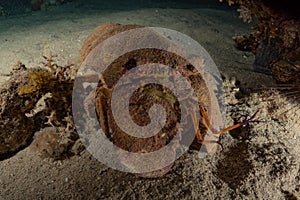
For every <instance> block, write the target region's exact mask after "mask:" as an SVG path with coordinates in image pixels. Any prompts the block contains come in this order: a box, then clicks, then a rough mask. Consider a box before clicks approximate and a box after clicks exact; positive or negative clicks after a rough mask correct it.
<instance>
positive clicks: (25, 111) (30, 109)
mask: <svg viewBox="0 0 300 200" xmlns="http://www.w3.org/2000/svg"><path fill="white" fill-rule="evenodd" d="M53 58H54V56H53V55H50V56H49V57H46V56H44V59H45V60H46V62H44V66H42V67H37V68H31V69H27V68H26V67H25V66H24V65H23V64H21V63H19V64H18V65H17V66H16V67H15V68H14V70H13V71H12V73H11V78H10V80H9V81H8V83H7V84H6V85H5V86H4V87H3V88H2V90H1V93H0V103H1V110H0V119H1V120H0V142H1V144H4V145H1V147H0V159H5V158H7V157H10V156H12V155H13V154H15V153H16V152H18V151H19V150H21V149H22V148H24V147H26V146H28V145H29V144H30V143H31V141H32V139H33V135H34V132H36V131H38V130H40V129H43V128H45V127H49V126H51V127H59V128H60V129H59V130H61V128H62V127H64V132H65V134H67V135H71V136H72V137H68V138H70V139H71V140H73V142H75V141H76V140H77V139H78V136H77V134H75V133H76V131H75V125H74V123H73V118H72V116H71V115H70V113H71V102H72V90H73V82H74V74H76V71H77V68H76V66H74V65H72V64H67V65H65V66H59V65H57V64H56V63H55V62H54V59H53ZM51 133H52V132H51ZM75 135H76V136H75ZM52 136H53V137H54V138H55V137H56V135H55V134H52ZM49 137H50V136H49ZM39 138H40V139H41V138H44V139H45V140H46V139H47V140H50V139H49V138H48V137H46V136H45V137H39ZM51 141H52V140H51ZM60 147H61V146H60ZM68 148H69V146H68ZM70 148H71V147H70ZM54 151H55V150H54ZM48 152H49V150H48ZM55 152H56V151H55ZM58 152H60V151H58ZM49 155H50V154H49ZM51 155H52V154H51ZM55 155H59V154H55ZM56 157H58V156H56Z"/></svg>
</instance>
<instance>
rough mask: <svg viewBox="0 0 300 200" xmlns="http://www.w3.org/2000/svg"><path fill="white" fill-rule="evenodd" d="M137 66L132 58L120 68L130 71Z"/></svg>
mask: <svg viewBox="0 0 300 200" xmlns="http://www.w3.org/2000/svg"><path fill="white" fill-rule="evenodd" d="M136 65H137V63H136V60H135V59H133V58H130V59H129V60H128V61H127V62H126V63H125V64H124V65H123V66H122V67H124V68H125V69H127V70H131V69H133V68H135V67H136Z"/></svg>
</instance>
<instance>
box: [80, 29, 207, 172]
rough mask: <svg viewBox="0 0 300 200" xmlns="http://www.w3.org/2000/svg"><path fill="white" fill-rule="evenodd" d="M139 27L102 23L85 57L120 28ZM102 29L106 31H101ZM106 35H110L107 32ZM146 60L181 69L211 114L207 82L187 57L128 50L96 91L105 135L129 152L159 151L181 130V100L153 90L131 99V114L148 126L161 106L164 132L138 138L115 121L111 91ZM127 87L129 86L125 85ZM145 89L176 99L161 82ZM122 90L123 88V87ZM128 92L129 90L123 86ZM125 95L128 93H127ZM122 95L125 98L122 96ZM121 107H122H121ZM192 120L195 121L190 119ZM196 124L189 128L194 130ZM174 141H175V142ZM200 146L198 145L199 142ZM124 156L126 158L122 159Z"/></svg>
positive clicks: (116, 61) (139, 122) (163, 51)
mask: <svg viewBox="0 0 300 200" xmlns="http://www.w3.org/2000/svg"><path fill="white" fill-rule="evenodd" d="M135 27H140V26H137V25H125V26H123V25H120V24H114V23H107V24H104V25H101V26H99V27H98V28H96V29H95V31H94V32H93V33H92V34H91V35H90V36H89V38H88V39H87V41H86V42H85V44H84V46H83V48H82V50H81V58H82V59H84V58H85V57H86V55H87V53H88V52H89V51H91V49H92V47H94V46H95V44H99V43H101V42H102V41H103V40H105V39H106V38H108V37H109V36H112V35H114V34H117V33H119V32H121V31H124V30H127V29H131V28H135ZM102 29H103V30H102ZM106 34H107V35H106ZM147 63H159V64H163V65H166V66H169V67H172V68H173V69H176V70H177V71H179V72H180V73H181V74H182V75H183V76H185V77H186V78H187V79H188V80H189V82H190V84H191V86H192V88H193V89H194V91H195V92H196V94H197V96H198V99H197V101H198V102H199V107H200V106H202V107H204V108H205V110H206V112H207V113H208V115H210V108H211V105H210V96H209V92H208V89H207V87H206V85H205V82H204V80H203V78H202V76H201V74H200V73H197V70H196V68H195V67H194V66H192V65H191V64H190V63H189V62H188V61H187V60H185V59H184V58H182V57H180V56H178V55H176V54H174V53H171V52H168V51H165V50H160V49H139V50H134V51H131V52H128V53H126V54H124V55H122V56H120V57H118V58H117V59H116V60H114V62H113V63H111V64H110V65H109V66H108V68H107V69H106V70H105V71H104V72H103V73H102V79H101V80H100V82H99V84H98V87H97V90H96V112H97V115H98V117H99V118H98V119H99V121H100V125H101V127H102V130H103V131H104V133H105V135H106V136H107V137H108V138H109V139H110V140H111V141H112V142H113V143H114V144H115V145H117V146H118V147H120V148H122V149H124V150H126V151H128V152H141V153H143V152H144V153H145V152H153V151H156V150H158V149H160V148H162V147H164V146H165V145H167V144H168V143H170V141H171V140H172V139H173V137H174V135H175V134H176V133H177V131H178V123H180V114H181V113H180V109H179V106H178V101H174V102H170V101H168V100H167V99H164V98H159V97H157V96H155V95H153V93H151V92H142V91H139V90H138V91H136V92H134V93H133V95H132V96H131V98H130V102H129V113H130V114H131V117H132V120H133V121H134V122H135V123H136V124H138V125H140V126H143V125H147V124H148V123H149V122H150V119H149V116H148V111H149V109H150V108H151V106H152V105H153V104H160V105H162V106H163V107H164V108H165V110H166V113H167V121H166V123H165V125H164V127H162V129H161V131H159V133H158V134H156V135H155V136H152V137H149V138H136V137H133V136H131V135H129V134H127V133H125V132H123V131H122V130H121V129H120V128H119V127H118V125H117V123H116V122H115V120H114V118H113V114H112V110H111V102H110V98H111V91H112V90H113V88H114V87H115V85H116V84H117V82H118V80H119V79H120V78H121V77H122V75H123V74H124V73H126V70H128V69H132V68H135V67H138V66H140V65H144V64H147ZM124 87H126V86H124ZM145 90H146V91H154V90H156V91H159V92H164V93H168V95H170V96H172V97H171V98H174V99H176V96H175V95H174V94H173V93H172V92H171V90H169V89H168V88H165V87H163V86H160V85H155V84H150V85H147V88H146V89H145ZM120 91H121V92H122V90H120ZM124 93H126V89H124ZM124 95H125V94H124ZM120 98H122V97H121V96H120ZM118 109H119V110H122V109H123V108H121V107H120V108H118ZM190 120H192V119H191V118H190ZM194 128H195V127H190V129H191V130H194ZM196 128H202V130H201V132H202V133H203V134H204V133H205V126H203V125H201V123H200V122H199V127H196ZM172 142H174V141H172ZM178 143H179V141H177V142H176V141H175V142H174V151H170V152H169V156H171V157H174V161H175V156H176V152H175V151H176V145H177V144H178ZM196 148H198V149H199V144H197V145H196ZM119 159H120V160H121V163H124V165H126V166H127V167H134V166H130V163H126V159H124V158H122V157H120V158H119ZM122 159H124V160H122ZM171 167H172V165H169V166H167V167H165V168H163V169H161V170H157V171H153V172H149V173H143V174H139V175H140V176H143V177H157V176H161V175H163V174H165V173H167V172H168V171H169V170H170V169H171Z"/></svg>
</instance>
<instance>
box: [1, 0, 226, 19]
mask: <svg viewBox="0 0 300 200" xmlns="http://www.w3.org/2000/svg"><path fill="white" fill-rule="evenodd" d="M30 1H31V0H0V17H3V16H1V9H2V11H4V12H5V13H6V14H5V16H11V15H20V14H21V15H22V14H25V13H27V14H30V13H31V12H41V11H32V8H31V4H30ZM57 7H63V8H65V9H66V11H67V10H70V7H71V9H72V10H73V11H75V10H77V9H87V10H89V11H91V12H93V11H95V10H134V9H143V8H166V9H167V8H204V7H206V8H216V9H231V8H230V7H229V6H228V4H227V3H220V2H219V1H218V0H128V1H127V0H110V1H109V0H104V1H103V0H66V1H65V3H63V4H62V5H57V6H52V7H51V8H49V10H52V11H53V10H55V9H57ZM49 10H48V11H49ZM2 15H4V14H2Z"/></svg>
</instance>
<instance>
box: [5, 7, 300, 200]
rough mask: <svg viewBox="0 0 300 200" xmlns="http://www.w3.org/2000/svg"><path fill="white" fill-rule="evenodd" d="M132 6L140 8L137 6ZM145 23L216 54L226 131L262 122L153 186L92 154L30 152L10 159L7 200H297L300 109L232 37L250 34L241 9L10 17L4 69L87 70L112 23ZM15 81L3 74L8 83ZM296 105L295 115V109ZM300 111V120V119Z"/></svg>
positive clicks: (182, 163) (83, 10)
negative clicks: (89, 53) (46, 61)
mask: <svg viewBox="0 0 300 200" xmlns="http://www.w3.org/2000/svg"><path fill="white" fill-rule="evenodd" d="M129 7H130V6H129ZM109 21H112V22H118V23H121V24H140V25H144V26H154V27H164V28H169V29H173V30H177V31H180V32H182V33H184V34H187V35H189V36H190V37H192V38H193V39H195V40H196V41H198V42H199V43H200V44H201V45H202V46H203V47H204V48H205V49H206V50H207V51H208V52H209V53H210V55H211V56H212V58H213V60H214V61H215V63H216V64H217V66H218V68H219V71H220V73H221V74H222V76H223V78H224V88H225V91H226V92H227V102H226V105H227V112H226V119H225V122H224V123H225V125H226V126H229V125H232V124H233V123H236V122H239V121H241V120H243V119H245V118H246V117H249V116H251V115H252V114H253V113H254V112H255V111H256V110H257V109H261V112H260V113H259V115H258V119H260V120H263V121H264V122H260V123H251V124H249V125H247V126H246V127H243V128H238V129H236V130H234V131H231V132H230V133H229V134H225V135H223V136H222V143H223V144H224V151H223V152H220V151H218V152H217V153H216V154H214V155H212V156H206V157H204V158H199V157H198V153H197V152H195V151H190V152H187V153H185V154H184V155H183V156H182V157H181V158H179V159H178V160H177V161H176V162H175V165H174V166H173V168H172V170H171V171H170V172H169V173H168V174H166V175H164V176H163V177H160V178H155V179H144V178H141V177H137V176H135V175H134V174H128V173H123V172H119V171H116V170H113V169H110V168H108V167H106V166H105V165H103V164H101V163H100V162H98V161H97V160H96V159H95V158H93V156H92V155H91V154H90V153H89V152H88V151H86V150H85V151H83V152H82V153H81V155H77V156H73V157H70V158H68V159H65V160H62V161H53V160H51V159H42V158H41V157H39V156H38V155H37V154H36V153H35V152H34V151H33V150H32V148H31V146H29V147H28V148H25V149H24V150H22V151H20V152H19V153H18V154H16V155H15V156H13V157H11V158H9V159H6V160H3V161H0V171H1V174H0V199H290V198H291V199H297V198H299V194H300V193H299V189H300V182H299V181H300V177H299V163H300V156H299V155H300V154H299V153H300V148H299V147H300V146H299V143H300V142H298V141H299V139H298V138H299V137H300V125H299V117H300V114H299V111H297V109H296V108H295V107H296V106H297V105H296V104H294V103H293V102H290V101H289V100H288V99H286V98H284V97H282V96H280V95H279V94H277V93H276V92H274V91H270V90H267V91H266V90H264V89H263V86H266V85H267V86H272V85H273V84H274V83H273V80H272V78H271V77H270V76H267V75H264V74H260V73H256V72H254V71H253V70H252V63H253V60H254V56H253V55H252V54H251V53H247V52H241V51H238V50H236V49H235V48H234V44H233V41H232V36H234V35H239V34H242V33H245V32H249V31H250V26H251V25H249V24H244V23H243V22H242V21H241V20H240V19H239V18H238V14H237V13H236V12H235V11H234V10H233V9H224V7H220V8H219V9H218V8H215V7H209V6H205V5H203V6H202V5H198V6H194V7H193V8H191V7H189V8H184V6H183V7H182V8H180V6H177V7H172V6H170V7H162V6H152V7H151V8H147V7H145V8H132V9H122V10H121V9H112V10H108V9H100V10H99V9H97V5H93V4H88V3H70V4H66V5H64V6H61V7H57V8H55V9H53V10H51V11H43V12H29V13H26V14H24V15H21V16H8V17H2V18H0V27H1V30H0V44H1V46H0V58H1V59H0V72H1V73H2V74H9V72H10V71H11V70H12V67H13V66H14V65H15V64H16V63H17V62H19V61H20V62H22V63H24V64H25V65H26V67H36V66H39V65H40V63H41V61H43V58H42V56H43V55H49V54H50V53H51V52H52V53H55V54H57V55H58V57H57V62H58V63H59V64H66V63H78V62H79V58H78V57H79V50H80V48H81V46H82V44H83V42H84V40H85V39H86V37H87V36H88V35H89V34H90V33H91V32H92V30H93V29H94V28H95V27H97V26H98V25H99V24H101V23H104V22H109ZM7 79H8V77H6V76H3V77H1V83H4V82H5V81H7ZM289 108H291V109H289ZM297 112H298V113H297Z"/></svg>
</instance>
